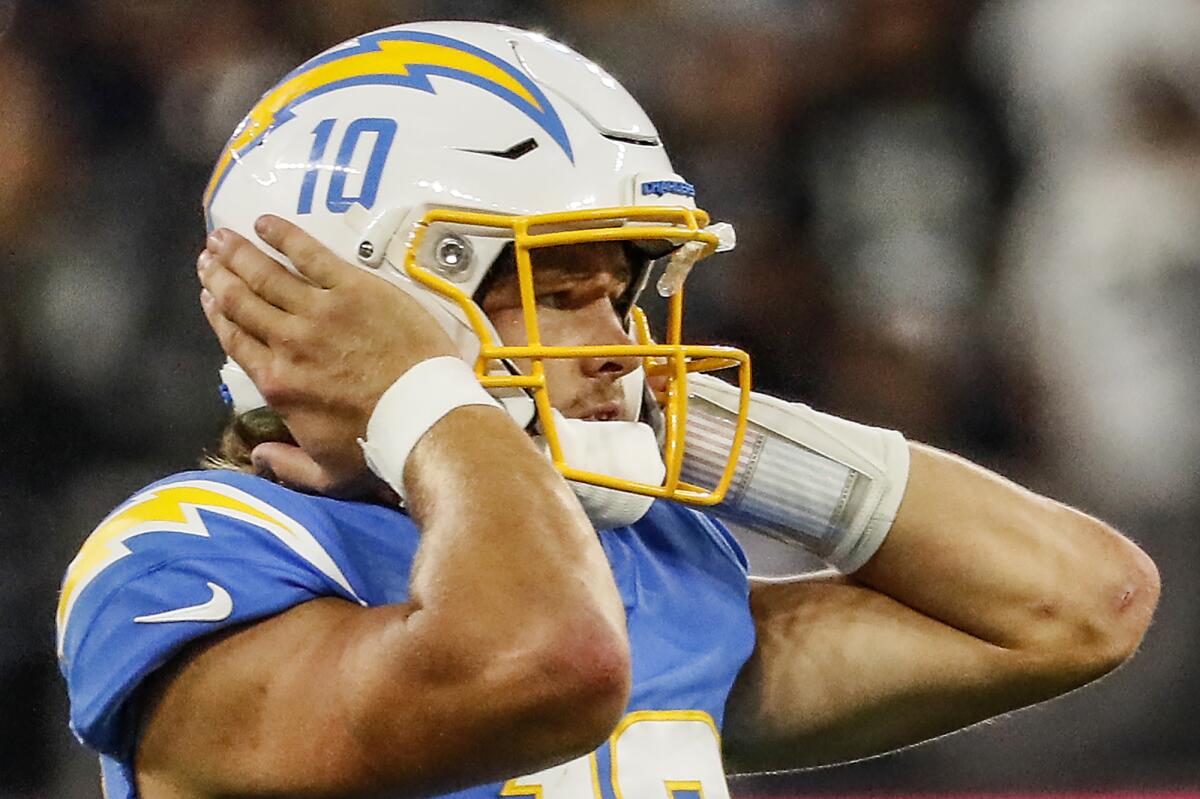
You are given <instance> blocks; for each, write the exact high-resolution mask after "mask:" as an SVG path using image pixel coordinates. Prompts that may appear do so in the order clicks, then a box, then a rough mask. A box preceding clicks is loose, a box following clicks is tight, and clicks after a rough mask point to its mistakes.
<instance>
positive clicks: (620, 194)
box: [57, 22, 1158, 799]
mask: <svg viewBox="0 0 1200 799" xmlns="http://www.w3.org/2000/svg"><path fill="white" fill-rule="evenodd" d="M696 193H697V192H696V189H695V187H693V186H692V185H691V184H690V183H688V181H687V180H686V179H685V178H684V177H682V176H681V175H679V174H677V173H676V172H675V171H674V170H673V168H672V166H671V164H670V162H669V160H668V159H667V156H666V154H665V151H664V149H663V146H662V143H661V141H660V139H659V136H658V133H657V132H656V130H655V128H654V126H653V124H652V123H651V122H650V120H649V119H647V118H646V116H645V114H644V113H643V112H642V110H641V109H640V107H639V106H638V105H637V104H636V103H635V102H634V100H633V99H632V98H631V97H630V96H629V95H628V94H627V93H626V92H625V90H624V89H623V88H622V87H621V86H620V85H619V84H618V83H617V82H616V81H615V80H613V78H612V77H610V76H609V75H608V74H607V73H605V72H604V71H603V70H602V69H600V68H599V67H597V66H596V65H595V64H593V63H591V62H590V61H588V60H586V59H584V58H582V57H581V56H579V55H578V54H577V53H575V52H573V51H572V50H570V49H569V48H567V47H564V46H563V45H560V44H557V43H555V42H553V41H551V40H548V39H547V38H545V37H544V36H542V35H540V34H535V33H529V32H525V31H521V30H516V29H512V28H508V27H504V26H500V25H492V24H484V23H462V22H456V23H449V22H446V23H420V24H412V25H400V26H396V27H392V28H386V29H384V30H380V31H376V32H374V33H370V34H365V35H363V36H360V37H358V38H356V39H354V40H351V41H348V42H345V43H344V44H341V45H338V46H337V47H334V48H332V49H330V50H328V51H326V52H325V53H322V54H321V55H318V56H316V57H314V58H313V59H311V60H309V61H307V62H306V63H304V64H302V65H301V66H299V67H298V68H296V69H295V70H294V71H292V72H291V73H289V74H288V75H286V76H285V77H284V78H283V79H282V80H281V81H280V82H279V83H278V85H276V86H275V87H274V88H272V89H271V90H270V91H268V92H267V93H266V94H265V95H264V96H263V97H262V99H261V100H260V101H259V102H258V104H257V105H255V106H254V108H253V109H251V111H250V112H249V114H248V115H247V116H246V118H245V120H244V121H243V122H242V123H241V124H240V125H239V126H238V128H237V129H236V130H235V132H234V134H233V137H232V138H231V139H230V141H229V143H228V145H227V147H226V148H225V149H224V151H223V152H222V153H221V155H220V157H219V159H218V161H217V164H216V167H215V169H214V172H213V176H212V179H211V181H210V183H209V186H208V189H207V191H206V192H205V196H204V208H205V213H206V216H207V221H208V231H209V235H208V240H207V242H206V246H205V249H204V251H203V252H202V253H201V255H200V257H199V259H198V261H197V271H198V274H199V280H200V283H201V285H202V290H201V294H200V302H201V305H202V307H203V309H204V313H205V315H206V317H207V319H208V321H209V323H210V325H211V326H212V328H213V330H214V331H215V333H216V335H217V337H218V339H219V340H220V342H221V345H222V347H223V349H224V350H225V353H226V354H227V355H228V360H227V361H226V363H225V366H224V367H223V368H222V370H221V378H222V381H221V388H222V394H223V395H224V397H225V399H226V402H227V403H228V404H229V406H230V407H231V409H232V421H231V422H230V425H229V427H228V429H227V430H226V432H225V435H224V437H223V440H222V443H221V446H220V449H219V450H218V451H216V452H214V453H213V455H212V457H211V459H210V460H211V463H210V464H209V465H210V467H213V468H208V469H204V470H199V471H194V472H188V473H185V474H178V475H174V476H172V477H168V478H166V479H164V480H161V481H159V482H157V483H154V484H153V485H150V486H148V487H146V488H144V489H142V490H141V491H138V492H137V493H135V494H134V495H133V496H132V497H131V498H130V499H128V500H127V501H126V502H124V503H123V504H121V505H120V506H119V507H117V508H116V509H115V510H114V511H113V512H112V513H111V514H110V515H109V516H108V517H107V518H105V519H104V520H103V521H102V522H101V523H100V525H99V526H98V527H97V528H96V530H95V531H94V532H93V533H92V534H91V536H90V537H89V538H88V539H87V541H86V542H85V543H84V545H83V547H82V549H81V550H80V552H79V554H78V556H77V557H76V558H75V559H74V560H73V561H72V563H71V564H70V566H69V567H68V569H67V572H66V576H65V578H64V581H63V587H62V594H61V599H60V603H59V607H58V616H57V626H58V649H59V658H60V663H61V669H62V672H63V675H64V676H65V678H66V682H67V687H68V691H69V694H70V700H71V725H72V729H73V731H74V732H75V734H76V735H77V736H78V738H79V739H80V740H81V741H82V742H83V743H84V744H86V745H87V746H88V747H90V748H92V749H94V750H95V751H96V752H97V753H98V754H99V757H100V762H101V770H102V774H103V780H104V785H105V791H106V795H107V796H108V797H110V799H118V798H120V799H131V798H132V797H142V799H182V798H184V797H186V798H188V799H192V798H199V797H243V796H244V797H250V796H262V797H267V796H272V797H281V796H287V797H349V796H380V797H408V796H441V795H450V794H454V795H461V796H464V797H472V798H473V799H483V797H501V796H505V797H512V796H531V797H537V799H673V797H703V798H704V799H721V798H722V797H728V788H727V786H726V782H725V775H726V773H729V772H738V771H755V770H780V769H798V768H806V767H812V766H817V765H822V764H829V763H837V762H842V761H847V760H852V759H856V758H862V757H868V756H871V755H873V754H877V753H881V752H886V751H890V750H894V749H896V748H899V747H903V746H907V745H910V744H913V743H916V742H919V741H923V740H926V739H929V738H932V737H935V736H938V735H942V734H945V733H948V732H950V731H953V730H956V729H960V728H962V727H965V726H968V725H971V724H973V723H976V722H978V721H980V720H983V719H987V718H989V717H992V716H995V715H997V714H1001V713H1005V712H1007V711H1011V710H1013V709H1016V708H1020V707H1024V706H1027V705H1031V704H1034V703H1037V702H1040V701H1043V700H1046V699H1049V698H1051V697H1054V696H1057V695H1059V694H1062V693H1064V692H1066V691H1070V690H1072V689H1074V688H1076V687H1079V686H1081V685H1083V684H1085V683H1087V682H1089V681H1091V680H1094V679H1097V678H1098V677H1100V676H1102V675H1104V674H1105V673H1107V672H1109V671H1111V670H1112V669H1114V668H1116V667H1117V666H1118V665H1119V664H1120V663H1122V662H1123V661H1124V660H1125V659H1126V658H1128V657H1129V656H1130V655H1131V654H1132V653H1133V652H1134V651H1135V649H1136V648H1137V646H1138V644H1139V642H1140V641H1141V638H1142V635H1143V633H1144V632H1145V630H1146V628H1147V626H1148V625H1149V623H1150V618H1151V615H1152V613H1153V611H1154V607H1155V603H1156V601H1157V596H1158V575H1157V571H1156V569H1155V567H1154V565H1153V563H1152V562H1151V561H1150V560H1149V559H1148V558H1147V557H1146V555H1145V554H1144V553H1143V552H1142V551H1141V550H1139V549H1138V548H1137V547H1136V546H1134V545H1133V544H1132V543H1130V542H1129V541H1128V540H1127V539H1125V538H1124V537H1122V536H1121V535H1120V534H1118V533H1117V532H1115V531H1114V530H1113V529H1111V528H1110V527H1108V526H1107V525H1105V524H1103V523H1102V522H1100V521H1097V520H1096V519H1093V518H1090V517H1088V516H1086V515H1084V514H1082V513H1079V512H1077V511H1075V510H1072V509H1071V508H1068V507H1065V506H1063V505H1062V504H1059V503H1057V502H1055V501H1053V500H1050V499H1047V498H1045V497H1041V496H1037V495H1035V494H1033V493H1031V492H1029V491H1027V490H1025V489H1023V488H1021V487H1019V486H1016V485H1014V484H1012V483H1010V482H1008V481H1006V480H1004V479H1002V478H1000V477H998V476H996V475H994V474H991V473H989V472H987V471H986V470H984V469H981V468H979V467H976V466H974V465H972V464H970V463H967V462H965V461H963V460H961V459H959V458H956V457H954V456H952V455H949V454H946V453H943V452H939V451H937V450H934V449H932V448H929V447H925V446H921V445H918V444H914V443H911V442H908V441H906V440H905V438H904V437H903V436H902V435H901V434H900V433H898V432H896V431H888V430H881V429H876V428H870V427H866V426H863V425H859V424H856V423H854V422H850V421H847V420H843V419H838V418H835V417H832V416H829V415H826V414H822V413H819V412H817V411H814V410H812V409H810V408H808V407H805V406H803V405H799V404H794V403H789V402H784V401H782V400H779V399H776V398H773V397H769V396H766V395H763V394H761V393H758V392H754V391H752V389H751V383H750V360H749V356H748V355H747V354H746V353H744V352H742V351H740V350H737V349H734V348H731V347H720V346H707V345H699V344H692V343H688V342H687V341H686V337H685V336H684V333H683V312H684V307H685V304H684V293H685V287H686V283H687V278H688V274H689V272H690V270H692V269H693V268H700V269H704V268H708V266H707V264H706V263H705V261H704V259H705V258H706V257H707V256H709V255H711V254H713V253H716V252H720V251H724V250H728V249H731V248H732V247H733V246H734V245H735V243H736V241H735V237H734V234H733V229H732V227H731V226H730V225H728V224H725V223H717V222H713V221H712V220H710V219H709V217H708V215H707V214H706V213H705V212H704V211H702V210H700V209H699V208H698V207H697V205H696ZM646 292H657V293H658V294H660V295H661V296H662V297H664V298H666V300H667V305H668V309H669V310H668V313H667V318H666V320H665V323H663V324H661V325H659V326H657V327H656V328H655V329H654V330H653V331H652V330H651V325H650V324H649V323H648V322H647V319H646V316H645V314H644V313H643V312H642V311H641V310H640V308H639V304H638V303H639V298H641V297H643V296H645V293H646ZM797 346H800V345H799V344H797ZM720 370H723V371H724V373H725V375H726V376H727V377H728V378H729V379H728V380H725V379H721V378H720V377H718V376H714V375H713V374H712V373H713V372H717V371H720ZM725 523H730V524H736V525H739V526H741V527H743V528H746V529H748V530H752V531H757V532H760V533H764V534H769V535H773V536H776V537H780V538H783V539H785V540H788V541H791V542H793V543H795V544H796V545H797V546H802V547H806V548H807V549H808V550H810V551H811V552H813V553H814V554H816V555H817V556H819V557H820V558H822V559H823V560H824V561H825V562H826V563H828V564H829V567H830V569H829V570H828V571H826V572H822V573H819V574H813V575H806V576H804V577H800V578H795V579H787V580H772V581H765V580H758V579H754V578H751V577H749V576H748V574H747V566H746V561H745V558H744V556H743V554H742V552H741V550H740V549H739V547H738V544H737V542H736V541H735V540H734V538H733V537H732V536H731V535H730V534H729V532H728V531H727V529H726V526H725Z"/></svg>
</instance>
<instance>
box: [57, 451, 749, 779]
mask: <svg viewBox="0 0 1200 799" xmlns="http://www.w3.org/2000/svg"><path fill="white" fill-rule="evenodd" d="M600 540H601V543H602V545H603V547H604V551H605V554H606V555H607V556H608V560H609V563H610V565H611V567H612V570H613V575H614V578H615V580H616V584H617V587H618V589H619V590H620V593H621V597H622V599H623V600H624V604H625V608H626V618H627V625H628V630H629V639H630V646H631V649H632V654H633V691H632V694H631V697H630V703H629V706H628V708H627V714H626V716H625V718H624V720H623V721H622V722H621V723H620V724H619V725H618V726H617V728H616V729H615V730H614V731H613V733H612V735H611V737H610V739H609V741H608V743H607V744H606V745H605V746H602V747H601V748H600V749H598V750H597V751H596V752H594V753H592V754H590V755H587V756H585V757H582V758H579V759H578V760H575V761H572V762H570V763H565V764H563V765H560V766H556V767H554V768H551V769H547V770H546V771H543V772H540V773H538V774H531V775H524V776H516V775H515V776H514V777H513V778H512V779H509V780H507V781H504V782H500V783H495V784H491V785H483V786H478V787H475V788H471V789H469V790H466V791H463V792H461V793H458V794H455V795H454V796H455V797H461V799H495V798H496V797H514V796H532V797H538V798H539V799H640V797H662V798H663V799H671V798H672V797H679V799H683V797H689V799H690V798H691V797H703V798H704V799H726V797H728V790H727V788H726V784H725V778H724V774H723V771H722V766H721V755H720V734H719V730H720V728H721V723H722V719H723V713H724V707H725V701H726V699H727V697H728V694H729V689H730V687H731V686H732V684H733V681H734V678H735V677H736V676H737V673H738V671H739V670H740V669H741V667H742V665H743V663H744V662H745V661H746V659H747V658H748V657H749V656H750V653H751V651H752V650H753V647H754V629H753V622H752V620H751V618H750V611H749V604H748V596H749V589H748V581H747V576H746V564H745V560H744V557H743V556H742V554H741V551H740V550H739V549H738V548H737V544H736V543H735V542H734V541H733V540H732V538H731V537H730V536H729V534H728V533H727V532H726V531H725V530H724V529H723V528H721V527H719V526H718V525H717V524H716V523H714V522H712V521H710V520H709V519H708V518H707V517H705V516H702V515H701V514H699V513H697V512H696V511H693V510H690V509H687V508H685V507H684V506H681V505H676V504H673V503H667V502H658V503H656V504H655V505H654V506H653V507H652V508H651V510H650V512H649V513H647V514H646V516H645V517H643V518H642V519H641V520H640V521H639V522H637V523H636V524H635V525H633V526H631V527H622V528H618V529H616V530H610V531H605V532H604V533H603V534H601V536H600ZM418 541H419V534H418V531H417V529H416V526H415V525H414V524H413V523H412V521H411V520H410V519H409V518H408V517H407V516H406V515H404V514H403V513H401V512H400V511H397V510H393V509H390V508H385V507H381V506H378V505H369V504H364V503H358V502H349V501H344V500H336V499H330V498H327V497H317V496H311V495H306V494H299V493H296V492H293V491H290V490H288V489H286V488H283V487H282V486H279V485H275V484H273V483H270V482H267V481H265V480H262V479H259V478H256V477H252V476H249V475H245V474H240V473H235V472H226V471H213V472H191V473H185V474H181V475H177V476H175V477H172V478H168V479H167V480H164V481H161V482H159V483H157V484H154V485H152V486H150V487H149V488H147V489H145V490H143V491H141V492H139V493H138V494H136V495H135V496H134V497H133V498H132V499H130V500H129V501H128V502H126V503H124V504H122V505H121V506H120V507H118V508H117V509H116V510H115V511H114V512H113V513H112V514H110V515H109V516H108V517H107V518H106V519H105V520H104V521H103V522H101V524H100V525H99V526H98V527H97V528H96V530H95V532H94V533H93V534H92V535H91V536H90V537H89V538H88V539H87V541H86V542H85V543H84V545H83V547H82V548H81V550H80V552H79V555H78V556H77V557H76V558H75V559H74V560H73V561H72V562H71V565H70V566H69V567H68V569H67V573H66V577H65V578H64V580H63V592H62V598H61V602H60V605H59V613H58V627H59V641H60V668H61V670H62V673H63V675H64V677H65V678H66V680H67V686H68V691H69V694H70V699H71V727H72V729H73V730H74V731H75V734H76V735H77V736H78V737H79V738H80V740H81V741H83V742H84V743H85V744H87V745H88V746H90V747H91V748H93V749H95V750H96V751H98V752H99V753H100V754H101V763H102V768H103V773H104V782H105V786H106V791H107V796H108V797H109V799H135V797H136V796H137V793H136V789H135V787H134V785H135V783H134V778H133V765H132V764H133V756H134V748H135V735H136V730H135V727H136V723H135V722H133V721H131V720H136V719H137V717H138V709H137V708H136V707H134V706H133V704H134V702H135V701H136V696H137V687H138V686H139V685H140V684H141V683H142V681H143V680H145V679H146V678H147V676H149V675H150V674H151V673H152V672H154V671H155V670H156V669H158V668H159V667H160V666H162V665H163V664H164V663H166V662H167V661H169V660H170V659H171V657H172V656H173V655H174V654H176V653H177V652H179V651H180V650H181V649H182V648H183V647H185V646H186V645H187V644H189V643H191V642H193V641H196V640H198V639H202V638H205V637H207V636H210V635H212V634H214V633H216V632H217V631H218V630H222V629H225V628H227V627H230V626H235V625H245V624H247V623H252V622H254V621H255V620H258V619H263V618H266V617H268V616H272V615H275V614H277V613H280V612H282V611H285V610H287V609H288V608H290V607H294V606H296V605H299V604H301V603H303V602H306V601H308V600H311V599H315V598H318V597H325V596H335V597H341V598H343V599H346V600H349V601H352V602H356V603H359V604H363V605H369V606H376V605H383V604H393V603H402V602H405V601H407V599H408V579H409V574H410V572H411V569H412V564H413V558H414V557H415V555H416V551H417V544H418ZM497 734H498V735H500V734H503V730H499V729H498V730H497Z"/></svg>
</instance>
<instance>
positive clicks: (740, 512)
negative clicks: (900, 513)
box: [683, 374, 909, 574]
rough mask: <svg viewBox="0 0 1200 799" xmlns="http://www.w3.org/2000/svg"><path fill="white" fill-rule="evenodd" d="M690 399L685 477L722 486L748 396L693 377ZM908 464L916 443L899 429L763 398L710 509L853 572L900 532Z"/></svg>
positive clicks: (753, 404) (755, 400)
mask: <svg viewBox="0 0 1200 799" xmlns="http://www.w3.org/2000/svg"><path fill="white" fill-rule="evenodd" d="M688 394H689V396H688V414H687V444H686V450H685V456H684V473H683V478H684V479H685V480H687V481H688V482H691V483H695V484H697V485H702V486H704V485H716V483H717V481H718V480H719V479H720V475H721V471H722V469H723V468H724V467H725V464H726V459H727V458H728V453H729V450H730V448H731V447H732V445H733V433H734V422H735V420H736V418H737V407H738V399H739V396H740V392H739V391H738V389H736V388H734V387H733V386H731V385H729V384H727V383H725V382H724V381H722V380H719V379H717V378H714V377H710V376H708V375H704V374H697V375H692V376H689V378H688ZM908 467H909V454H908V444H907V443H906V442H905V440H904V436H902V435H901V434H900V433H898V432H896V431H894V430H883V429H881V428H877V427H867V426H866V425H861V424H857V423H855V422H850V421H847V420H845V419H839V418H837V417H836V416H830V415H828V414H824V413H820V412H818V411H814V410H813V409H812V408H809V407H808V406H807V405H801V404H799V403H791V402H784V401H783V400H779V399H776V398H775V397H771V396H767V395H765V394H760V393H757V392H755V393H753V394H751V399H750V415H749V423H748V424H747V428H746V438H745V441H744V443H743V444H742V451H741V454H740V456H739V458H738V464H737V469H736V471H735V472H734V476H733V481H732V483H731V484H730V487H729V493H728V494H726V496H725V500H724V501H723V502H722V503H721V504H720V505H717V506H715V507H713V508H711V509H709V512H710V513H712V514H713V515H715V516H717V517H718V518H721V519H724V520H726V521H728V522H730V523H732V524H735V525H738V526H740V527H743V528H746V529H749V530H751V531H753V532H756V533H762V534H764V535H768V536H771V537H772V538H777V539H780V540H783V541H786V542H789V543H792V544H798V545H800V546H802V547H804V548H805V549H807V550H809V551H811V552H813V553H814V554H816V555H817V556H818V557H820V558H821V559H823V560H824V561H825V562H827V563H829V564H830V565H831V566H834V567H835V568H837V569H838V570H839V571H841V572H843V573H847V574H848V573H850V572H853V571H855V570H856V569H858V568H860V567H861V566H862V565H863V564H864V563H866V562H867V561H868V560H870V559H871V556H872V555H874V554H875V552H876V551H877V550H878V549H879V547H880V545H881V544H882V543H883V539H884V538H885V537H886V536H887V534H888V531H889V530H890V529H891V526H892V522H893V521H894V520H895V518H896V511H897V510H898V509H899V507H900V500H901V498H902V497H903V496H904V488H905V485H906V484H907V482H908Z"/></svg>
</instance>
